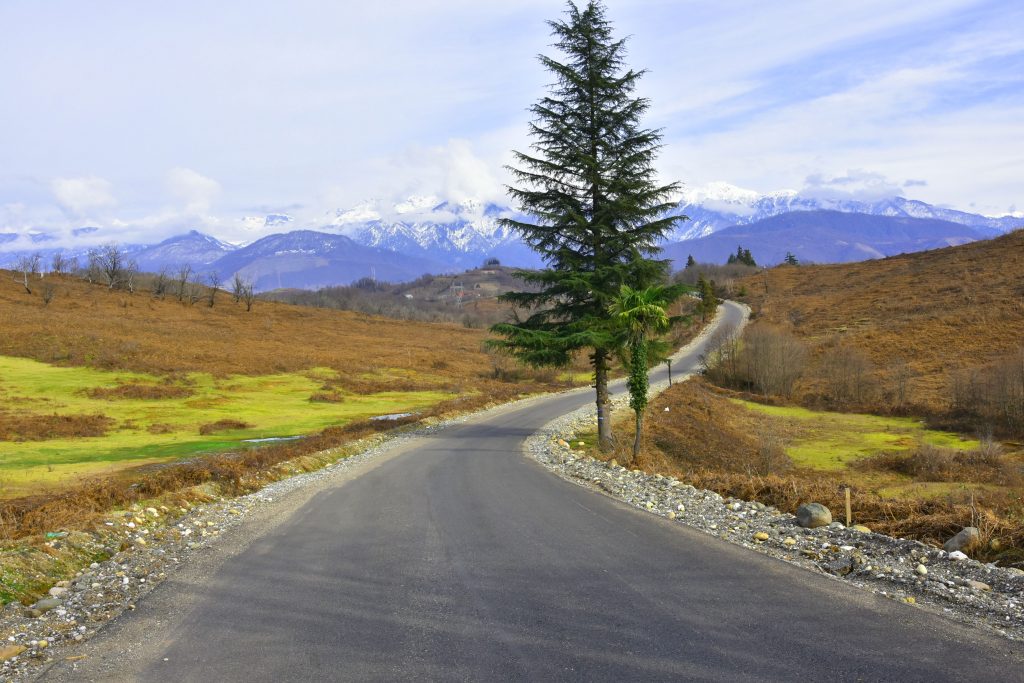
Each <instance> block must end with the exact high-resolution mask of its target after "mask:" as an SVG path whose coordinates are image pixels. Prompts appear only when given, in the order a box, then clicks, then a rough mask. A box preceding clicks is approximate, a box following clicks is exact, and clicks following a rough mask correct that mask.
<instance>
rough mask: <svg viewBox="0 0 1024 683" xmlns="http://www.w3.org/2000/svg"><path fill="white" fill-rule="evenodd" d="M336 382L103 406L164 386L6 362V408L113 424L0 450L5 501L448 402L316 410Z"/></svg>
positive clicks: (313, 375)
mask: <svg viewBox="0 0 1024 683" xmlns="http://www.w3.org/2000/svg"><path fill="white" fill-rule="evenodd" d="M336 376H337V375H336V373H334V372H333V371H332V370H329V369H324V368H317V369H315V370H312V371H306V372H303V373H291V374H277V375H265V376H257V377H249V376H232V377H227V378H217V377H214V376H212V375H207V374H191V375H188V376H187V377H184V378H181V379H178V380H177V382H178V383H179V384H183V385H185V386H188V388H189V389H190V391H191V395H189V396H188V397H185V398H175V399H157V400H151V399H130V398H129V399H124V398H118V399H116V400H107V399H96V398H91V397H90V396H89V395H88V393H87V392H88V391H89V390H90V389H95V388H114V387H117V386H118V385H119V384H123V383H128V382H131V383H147V384H156V383H160V382H162V381H164V380H163V379H162V378H158V377H153V376H147V375H141V374H138V373H129V372H106V371H102V370H95V369H91V368H68V367H55V366H50V365H46V364H44V363H39V362H36V361H32V360H28V359H23V358H11V357H4V356H0V410H5V411H18V412H25V413H28V414H42V415H48V414H53V413H59V414H62V415H63V414H82V415H89V414H97V413H101V414H104V415H106V416H108V417H110V418H113V419H114V421H115V427H114V428H113V429H111V430H110V431H109V432H108V433H107V434H106V435H105V436H101V437H85V438H65V439H54V440H49V441H25V442H9V441H5V442H0V445H2V448H0V453H2V455H0V495H4V496H10V495H17V494H20V493H24V492H28V491H32V490H34V489H35V488H36V487H37V486H39V485H42V484H47V483H53V482H58V481H61V480H65V479H68V478H72V477H81V476H85V475H89V474H95V473H99V472H104V471H108V470H111V469H116V468H119V467H124V466H127V465H135V464H142V463H147V462H154V461H165V460H172V459H175V458H182V457H187V456H190V455H194V454H196V453H204V452H216V451H223V450H225V449H232V448H239V447H248V446H247V444H246V440H248V439H265V438H270V437H286V436H294V435H302V434H309V433H312V432H316V431H319V430H321V429H323V428H325V427H328V426H331V425H340V424H345V423H348V422H350V421H353V420H359V419H365V418H368V417H372V416H375V415H382V414H389V413H401V412H413V411H416V410H420V409H422V408H425V407H427V406H430V405H433V404H435V403H438V402H439V401H441V400H444V399H445V398H449V397H450V394H447V393H444V392H438V391H398V392H379V393H375V394H365V395H360V394H351V395H346V396H345V400H344V401H342V402H340V403H328V402H311V401H310V400H309V398H310V396H311V395H312V394H314V393H317V392H318V391H320V388H321V385H322V382H323V380H325V379H333V378H335V377H336ZM228 419H230V420H240V421H242V422H245V423H247V424H249V425H252V426H251V427H250V428H246V429H237V430H231V431H225V432H217V433H214V434H209V435H201V434H200V433H199V429H200V427H201V426H202V425H204V424H209V423H213V422H217V421H219V420H228Z"/></svg>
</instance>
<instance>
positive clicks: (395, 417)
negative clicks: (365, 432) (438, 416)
mask: <svg viewBox="0 0 1024 683" xmlns="http://www.w3.org/2000/svg"><path fill="white" fill-rule="evenodd" d="M415 414H416V413H391V414H390V415H377V416H376V417H371V418H370V419H371V420H378V421H380V420H401V419H402V418H403V417H412V416H413V415H415Z"/></svg>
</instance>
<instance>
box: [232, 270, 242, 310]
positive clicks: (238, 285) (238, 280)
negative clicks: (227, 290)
mask: <svg viewBox="0 0 1024 683" xmlns="http://www.w3.org/2000/svg"><path fill="white" fill-rule="evenodd" d="M244 292H245V280H243V279H242V274H241V273H235V277H234V279H232V281H231V295H232V296H233V297H234V299H235V303H236V304H237V303H238V302H239V301H241V300H242V294H243V293H244Z"/></svg>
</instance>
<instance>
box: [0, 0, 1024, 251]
mask: <svg viewBox="0 0 1024 683" xmlns="http://www.w3.org/2000/svg"><path fill="white" fill-rule="evenodd" d="M607 4H608V8H609V16H610V18H611V19H612V20H613V22H614V23H615V25H616V27H617V30H618V31H619V33H620V34H622V35H629V36H631V42H630V62H631V64H632V65H633V66H634V67H637V68H645V69H648V70H649V74H648V76H647V77H646V78H645V79H644V81H643V84H642V87H641V94H643V95H645V96H648V97H650V98H651V99H652V102H653V107H652V109H651V112H650V116H649V120H648V123H649V124H650V125H652V126H656V127H661V128H663V129H664V133H665V143H666V147H665V149H664V152H663V154H662V156H661V158H660V161H659V170H660V172H661V173H662V175H663V176H664V177H665V178H666V179H671V180H680V181H682V182H684V183H685V184H686V185H687V186H688V187H690V188H694V189H696V188H699V187H701V186H702V185H705V184H707V183H711V182H714V181H726V182H728V183H732V184H735V185H739V186H741V187H745V188H750V189H753V190H757V191H760V192H771V191H776V190H781V189H794V190H802V191H805V192H808V193H815V192H816V193H830V194H835V193H851V194H854V195H857V196H860V197H874V196H883V195H892V194H903V195H904V196H907V197H910V198H915V199H922V200H925V201H928V202H931V203H935V204H940V205H944V206H950V207H954V208H959V209H962V210H967V211H974V212H978V213H986V214H992V215H999V214H1004V213H1008V212H1014V211H1020V210H1024V196H1022V192H1021V188H1022V187H1024V183H1022V182H1021V178H1024V127H1022V124H1024V31H1022V30H1021V27H1024V3H1020V2H1019V1H1018V0H1006V1H1005V2H973V1H969V0H923V1H905V2H892V1H891V0H853V1H849V2H840V1H836V2H827V3H826V2H821V1H820V0H808V1H806V2H800V1H797V0H787V1H786V2H777V3H765V2H730V1H728V0H710V1H706V2H705V1H692V2H682V1H679V0H608V3H607ZM563 9H564V4H563V3H561V2H556V1H541V0H506V1H505V2H500V3H499V2H480V1H479V0H382V1H380V2H374V3H367V2H336V1H331V0H290V1H289V2H262V1H257V0H247V1H244V2H243V1H241V0H238V1H235V0H218V2H208V1H205V0H203V1H193V0H176V1H175V2H169V3H148V2H136V1H132V0H122V1H119V2H113V1H107V0H96V1H94V2H88V3H83V2H78V1H73V0H48V1H47V2H39V1H38V0H0V93H2V103H0V233H2V232H14V233H22V234H27V233H28V232H30V231H56V232H60V233H62V234H67V233H68V231H70V230H72V229H74V228H76V227H80V226H83V225H97V226H101V227H102V228H103V229H104V232H105V234H107V235H111V236H115V237H117V238H119V239H121V240H123V241H134V240H139V241H155V240H156V239H159V238H163V237H166V236H168V235H170V234H174V233H176V232H181V231H182V230H185V229H189V228H199V229H202V230H206V231H209V232H212V233H214V234H216V235H218V236H220V237H222V238H225V239H230V240H235V241H246V240H251V239H254V238H256V237H259V236H260V235H261V234H263V233H265V232H269V231H270V230H269V229H267V228H264V227H262V223H261V221H259V220H255V221H254V220H251V218H252V217H254V216H263V215H264V214H267V213H276V212H282V213H287V214H290V215H292V216H294V217H295V218H296V221H295V225H296V226H297V227H298V226H303V227H306V226H316V225H317V224H318V221H321V220H322V217H323V216H324V215H325V213H326V212H328V211H331V210H333V209H336V208H347V207H351V206H353V205H357V204H359V203H360V202H361V201H363V200H365V199H367V198H371V197H377V198H382V199H387V200H391V199H399V198H402V197H406V196H409V195H412V194H434V195H438V196H444V197H450V198H453V199H464V198H468V197H476V198H481V199H485V200H501V199H502V182H503V181H504V179H505V178H504V175H503V172H502V170H501V167H502V164H503V163H505V162H506V161H507V160H508V158H509V150H510V149H513V148H523V147H524V146H525V145H526V144H527V141H526V138H525V131H526V122H527V120H528V114H527V112H526V109H527V108H528V107H529V105H530V104H531V103H532V102H533V101H534V100H535V99H536V98H537V97H538V96H539V95H540V94H542V92H543V89H544V86H545V84H546V83H547V82H548V81H549V78H548V75H547V74H546V73H545V72H544V71H543V70H542V69H541V68H540V66H539V65H538V63H537V61H536V59H535V56H536V55H537V54H538V53H540V52H548V53H550V52H551V50H550V48H549V47H548V46H549V43H550V37H549V34H548V27H547V26H546V24H545V20H546V19H549V18H553V17H556V16H558V15H559V14H560V13H561V12H562V10H563ZM247 217H248V218H249V219H250V220H246V218H247Z"/></svg>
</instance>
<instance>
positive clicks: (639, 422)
mask: <svg viewBox="0 0 1024 683" xmlns="http://www.w3.org/2000/svg"><path fill="white" fill-rule="evenodd" d="M643 431H644V411H642V410H638V411H636V436H634V437H633V463H632V464H633V466H634V467H635V466H636V462H637V459H638V458H639V457H640V435H641V434H642V433H643Z"/></svg>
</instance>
